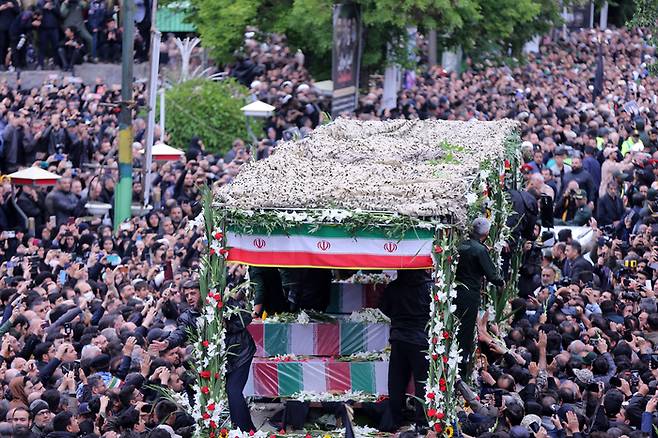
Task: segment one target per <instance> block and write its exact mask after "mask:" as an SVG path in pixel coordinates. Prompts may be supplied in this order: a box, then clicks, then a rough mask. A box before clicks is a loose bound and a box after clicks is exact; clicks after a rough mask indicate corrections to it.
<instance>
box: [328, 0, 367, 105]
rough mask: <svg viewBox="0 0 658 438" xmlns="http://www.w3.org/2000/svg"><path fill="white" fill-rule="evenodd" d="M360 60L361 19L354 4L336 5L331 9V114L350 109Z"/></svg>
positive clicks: (353, 99)
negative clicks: (332, 85)
mask: <svg viewBox="0 0 658 438" xmlns="http://www.w3.org/2000/svg"><path fill="white" fill-rule="evenodd" d="M360 63H361V18H360V15H359V9H358V6H357V5H354V4H351V3H348V4H336V5H334V11H333V52H332V66H331V79H332V81H333V83H334V89H333V99H332V104H331V115H332V116H333V117H337V116H339V115H340V114H341V113H344V112H349V113H351V112H354V110H355V109H356V105H357V98H358V88H359V68H360Z"/></svg>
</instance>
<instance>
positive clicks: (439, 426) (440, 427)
mask: <svg viewBox="0 0 658 438" xmlns="http://www.w3.org/2000/svg"><path fill="white" fill-rule="evenodd" d="M434 431H435V432H436V433H441V432H442V431H443V426H441V425H440V424H439V423H436V424H435V425H434Z"/></svg>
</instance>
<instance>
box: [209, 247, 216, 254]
mask: <svg viewBox="0 0 658 438" xmlns="http://www.w3.org/2000/svg"><path fill="white" fill-rule="evenodd" d="M209 252H210V255H211V256H212V255H215V248H210V251H209Z"/></svg>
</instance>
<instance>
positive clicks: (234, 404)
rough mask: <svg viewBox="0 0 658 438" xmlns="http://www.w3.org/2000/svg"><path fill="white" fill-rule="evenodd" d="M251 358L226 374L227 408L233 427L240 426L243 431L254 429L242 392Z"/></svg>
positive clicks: (247, 376)
mask: <svg viewBox="0 0 658 438" xmlns="http://www.w3.org/2000/svg"><path fill="white" fill-rule="evenodd" d="M250 368H251V360H249V362H247V363H245V364H244V365H241V366H239V367H237V368H236V369H234V370H233V371H231V372H230V373H228V374H227V375H226V394H227V396H228V409H229V412H230V414H231V422H232V423H233V426H234V427H238V428H240V430H242V431H243V432H249V431H250V430H256V428H255V427H254V423H253V422H252V421H251V414H250V413H249V406H247V402H246V401H245V399H244V395H242V392H243V391H244V386H245V385H246V384H247V379H248V378H249V369H250Z"/></svg>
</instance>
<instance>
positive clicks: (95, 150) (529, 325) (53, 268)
mask: <svg viewBox="0 0 658 438" xmlns="http://www.w3.org/2000/svg"><path fill="white" fill-rule="evenodd" d="M97 3H102V2H97V1H95V2H92V3H91V4H90V6H89V8H90V10H89V13H88V15H87V19H86V23H85V22H84V20H82V21H81V22H79V23H78V24H80V23H81V24H80V26H82V27H76V28H75V29H73V31H71V32H69V31H66V32H64V34H65V35H66V38H67V39H68V40H69V41H72V40H76V39H77V38H82V39H81V41H82V42H81V44H83V45H85V46H88V50H90V52H89V53H96V54H97V53H98V52H93V50H94V48H95V50H100V49H99V48H100V47H102V43H101V42H102V41H103V38H104V37H102V36H101V34H100V33H98V32H99V29H100V28H102V27H103V26H102V25H98V26H97V25H96V24H94V23H96V22H94V17H96V15H95V14H94V13H92V12H93V11H92V8H94V7H99V8H100V9H103V6H104V5H100V6H99V5H97ZM4 5H7V6H3V5H0V49H2V48H3V47H4V49H2V50H5V51H8V50H10V49H9V48H10V47H11V48H12V56H13V54H15V51H14V50H13V41H14V39H12V38H13V37H12V35H13V34H12V32H11V30H10V28H11V26H12V24H13V23H14V19H15V17H14V18H12V15H15V16H16V17H20V16H22V15H23V14H25V13H26V11H23V12H19V11H18V10H17V9H16V5H15V3H13V1H12V0H8V1H6V2H5V3H4ZM47 5H50V6H49V7H47ZM83 7H85V6H82V4H81V3H78V2H77V1H76V0H67V1H65V2H63V3H61V4H59V3H57V4H56V1H55V0H51V1H48V2H45V3H44V4H41V2H39V3H37V4H36V5H35V6H34V7H31V8H28V10H29V11H30V13H31V14H32V16H31V17H30V18H29V19H28V21H27V22H28V23H31V24H30V25H31V26H35V25H34V21H39V20H41V23H46V22H47V19H46V16H47V15H48V14H51V13H52V14H53V16H56V19H57V20H61V19H63V18H61V16H60V15H58V14H55V13H54V12H52V11H59V14H62V15H66V14H64V13H63V12H62V11H63V10H69V9H74V10H77V11H78V12H76V14H78V16H79V17H80V18H82V16H83V15H82V13H81V10H82V8H83ZM48 10H51V12H46V11H48ZM108 11H109V12H108ZM111 11H112V8H106V9H105V12H104V13H103V14H101V15H99V16H103V17H105V18H103V19H102V20H100V21H99V23H101V24H102V23H105V24H106V25H108V24H109V23H112V18H111ZM38 13H41V18H40V19H39V20H37V19H36V18H35V16H36V14H38ZM104 14H105V15H104ZM108 17H109V18H108ZM74 24H75V23H73V22H70V23H69V22H64V23H63V22H60V21H57V22H56V25H53V26H52V27H51V28H50V29H51V30H50V33H44V34H43V35H50V36H47V37H44V38H45V39H46V40H47V41H48V42H52V41H53V40H54V38H55V37H54V36H53V35H54V34H55V33H57V35H58V37H59V36H60V34H59V32H60V30H61V28H62V25H64V26H73V27H75V26H74ZM5 25H6V26H5ZM115 25H116V23H115ZM3 26H4V27H3ZM45 30H46V27H43V28H39V29H38V30H37V31H36V35H37V36H38V37H40V36H41V35H42V32H43V31H45ZM85 32H86V34H85ZM58 37H57V38H58ZM87 37H89V38H87ZM88 39H89V41H87V40H88ZM39 41H40V40H39ZM45 46H46V45H45ZM45 46H44V50H43V51H39V56H43V57H44V58H47V57H48V56H52V51H51V52H50V53H51V55H48V54H47V53H48V49H53V48H54V46H51V47H50V48H48V47H45ZM599 48H600V50H601V53H602V56H603V67H604V68H603V70H604V75H603V79H604V80H603V82H602V84H601V86H600V87H599V86H598V84H597V83H596V81H595V66H596V63H597V51H598V50H599ZM114 52H115V51H114V50H113V51H112V53H114ZM0 55H1V53H0ZM91 56H94V55H91ZM654 56H655V52H654V49H653V48H650V47H648V46H647V45H646V43H645V42H644V41H643V39H642V38H641V36H640V35H639V34H637V33H634V32H631V31H629V30H625V29H620V30H610V31H605V32H599V31H589V30H583V31H579V32H573V33H570V34H569V36H568V39H567V40H561V39H557V40H551V39H550V38H548V37H546V38H545V39H544V40H543V41H542V44H541V46H540V52H539V53H536V54H530V55H528V61H527V62H526V63H524V64H522V65H521V66H519V67H509V66H492V65H489V66H487V65H485V66H482V65H473V66H469V68H468V69H467V70H466V71H464V72H463V73H450V74H448V73H446V72H444V71H443V70H442V69H440V68H438V67H434V68H430V69H422V68H421V69H420V70H421V71H420V72H419V73H418V74H417V77H416V81H415V83H413V84H406V85H405V88H404V89H403V90H402V91H401V92H400V93H399V96H398V100H397V105H396V107H395V108H390V109H387V108H384V105H383V103H382V94H383V91H382V84H381V83H379V82H377V81H372V83H371V88H370V89H369V90H368V92H367V93H365V94H364V95H363V96H361V98H360V105H359V108H358V109H357V112H356V117H359V118H361V119H373V120H374V119H378V120H379V119H388V118H397V117H405V118H410V119H413V118H420V119H426V118H439V119H446V120H470V119H478V120H494V119H500V118H505V117H507V118H513V119H516V120H518V121H519V122H520V134H521V137H522V140H523V145H522V149H523V154H524V161H525V164H524V165H523V166H522V172H523V173H524V175H525V179H526V185H525V187H524V188H523V189H522V190H521V191H520V192H519V193H517V194H516V195H515V196H517V197H518V199H520V200H521V201H522V202H520V204H519V205H521V207H519V208H523V209H524V211H525V213H527V215H525V216H524V217H527V218H532V219H533V222H531V228H534V231H533V232H532V233H531V236H524V237H525V238H520V240H523V241H519V242H518V245H519V247H521V248H522V251H523V259H522V262H523V263H522V266H521V270H520V280H519V288H518V289H519V290H518V296H517V297H515V298H514V299H513V300H512V301H511V308H512V310H513V313H512V316H511V317H510V321H509V324H507V325H497V324H495V323H493V317H490V316H489V314H488V313H485V314H484V315H483V316H481V317H479V318H477V324H478V330H477V333H478V334H477V340H478V343H479V349H478V350H477V354H475V355H474V360H475V362H474V364H475V366H474V368H472V371H473V373H471V374H468V373H465V372H464V373H463V377H464V380H463V381H462V382H460V383H459V385H458V387H459V391H460V393H461V394H462V396H463V397H464V399H465V400H466V402H467V405H468V408H467V409H466V410H465V411H464V412H461V413H460V416H461V431H462V433H463V434H464V435H466V436H472V437H476V436H495V437H507V436H510V437H514V438H525V437H530V436H535V437H537V438H543V437H546V436H550V437H552V438H558V437H563V436H565V435H566V436H578V437H582V436H591V437H597V438H608V437H610V438H617V437H620V436H623V435H625V436H629V437H634V436H655V435H656V432H655V430H656V429H655V427H654V424H655V425H657V426H658V416H656V415H655V411H656V407H657V406H658V395H656V394H657V392H656V389H657V382H658V354H654V351H655V348H654V345H655V343H656V342H658V308H657V303H656V293H657V292H658V284H657V283H658V281H656V280H658V275H657V272H656V271H657V270H658V244H656V239H657V238H658V179H657V178H656V176H658V171H657V169H658V124H657V123H658V121H657V120H658V115H657V113H656V110H655V108H656V104H657V103H658V95H657V94H656V92H657V91H658V86H657V85H658V84H657V83H656V81H657V79H656V78H655V77H652V76H649V75H648V69H647V65H648V64H650V63H652V62H653V59H654ZM0 59H3V58H0ZM230 73H231V75H233V76H234V77H236V78H237V79H238V80H239V81H241V82H242V83H244V84H245V85H246V86H247V87H249V88H250V90H251V94H252V95H253V97H254V98H258V99H260V100H263V101H266V102H268V103H271V104H273V105H274V106H275V107H276V111H275V114H274V115H273V116H272V117H271V118H270V119H269V120H268V121H267V123H266V124H265V129H264V132H263V133H262V135H261V136H260V139H259V141H258V144H257V145H254V147H253V148H251V147H249V146H248V145H246V144H245V142H244V141H243V140H241V139H235V140H233V142H232V148H231V149H230V150H229V151H228V152H227V153H226V154H223V155H219V154H215V153H211V152H208V151H207V150H206V146H205V145H204V142H203V139H202V138H201V139H200V138H194V139H191V142H190V144H189V146H188V147H187V153H186V157H185V159H184V160H181V161H177V162H167V163H164V164H162V165H159V166H156V167H154V169H155V171H156V177H155V181H154V182H153V197H152V202H151V203H152V205H153V209H152V210H151V211H149V212H148V213H146V214H145V215H143V216H141V217H135V218H134V219H132V220H129V221H126V222H125V223H124V224H112V223H111V220H110V219H109V218H111V217H112V215H111V214H109V215H108V216H107V217H104V218H103V217H99V216H96V215H94V212H93V211H90V210H88V209H87V208H86V207H85V206H86V204H87V203H88V202H90V201H97V202H103V203H109V204H112V203H113V199H114V187H115V184H116V181H117V177H118V169H117V156H116V150H117V132H118V128H117V126H118V121H117V114H116V112H115V105H113V104H114V103H116V102H117V101H118V99H119V90H118V89H117V88H116V87H109V86H107V85H105V84H104V83H103V82H102V81H98V82H97V83H95V84H87V85H83V84H78V83H66V82H60V81H59V80H56V79H55V80H51V81H49V82H48V83H45V84H44V85H43V86H42V87H40V88H35V89H31V90H24V89H20V88H10V87H9V86H7V85H2V86H1V87H0V132H1V135H0V138H1V139H2V142H1V146H0V151H1V152H0V157H1V160H0V166H1V167H2V173H3V174H8V173H10V172H13V171H16V170H18V169H21V168H24V167H29V166H39V167H41V168H43V169H47V170H50V171H52V172H55V173H58V174H59V175H61V176H62V178H61V179H60V180H59V181H58V182H57V183H56V185H55V187H52V188H49V187H30V186H24V187H21V188H18V189H17V190H16V188H13V187H12V186H11V184H10V183H9V181H7V180H5V179H3V180H1V185H0V230H2V233H1V234H0V261H1V262H2V264H1V265H0V310H2V311H3V315H2V318H1V320H0V334H1V335H2V338H1V343H0V358H1V364H0V386H1V388H0V389H1V390H2V394H3V397H2V401H0V434H1V435H6V436H17V437H22V436H26V437H27V436H33V437H44V436H49V437H50V438H71V437H73V436H104V437H114V436H117V435H122V436H126V437H128V436H134V435H146V434H147V433H148V434H149V436H153V437H158V438H160V437H165V438H168V437H172V438H174V437H177V436H179V435H180V436H183V437H188V436H190V434H191V430H192V427H191V426H192V423H193V422H192V419H191V417H190V416H189V415H188V414H186V413H185V412H183V411H182V410H181V409H180V408H179V407H178V406H177V405H176V404H174V403H173V402H171V401H169V400H168V399H166V398H163V397H162V394H161V391H159V390H158V389H159V387H166V388H169V389H170V390H173V391H176V392H180V393H182V394H185V393H187V392H189V390H190V389H189V388H190V382H191V380H192V379H193V376H191V374H190V373H189V372H188V367H187V364H188V360H189V357H190V350H189V349H188V348H186V345H185V342H178V341H179V340H180V339H178V338H177V339H176V340H175V341H173V339H172V338H171V336H172V333H175V332H176V328H177V322H176V321H177V319H179V318H180V317H182V316H183V315H186V314H187V315H189V314H190V312H192V313H193V311H194V308H195V305H196V303H195V301H194V297H195V294H197V295H198V282H197V268H198V265H199V260H200V255H201V254H202V253H203V251H204V242H203V237H202V235H201V234H199V232H195V231H194V230H193V229H189V227H188V226H187V224H188V223H189V222H190V221H191V219H193V218H194V217H195V216H196V214H197V213H198V209H199V205H198V202H199V199H200V191H199V187H200V186H201V185H204V184H219V185H222V184H229V183H230V181H231V179H232V178H233V177H235V176H236V175H237V174H238V172H239V170H240V167H241V166H242V165H243V164H244V163H245V162H247V161H248V159H249V157H250V156H251V155H252V154H255V155H256V158H257V159H261V158H265V157H267V156H268V155H269V154H271V153H273V152H274V151H275V150H276V146H277V144H278V143H279V142H280V141H282V140H285V139H286V138H287V136H293V135H294V134H295V133H297V132H299V133H300V134H301V135H306V134H307V133H308V132H310V131H311V130H312V129H313V128H314V127H316V126H317V125H318V124H319V123H320V122H321V121H322V118H323V112H324V111H326V110H327V109H329V107H328V102H326V101H325V100H324V98H323V97H322V94H321V93H320V92H319V90H316V89H315V87H314V85H313V80H312V78H311V77H310V75H309V73H308V71H307V70H306V69H305V68H304V55H303V54H302V53H301V52H295V51H292V50H290V48H289V47H287V46H286V43H285V39H283V38H282V37H276V36H275V37H272V39H270V40H268V41H267V42H256V41H255V40H253V39H247V41H246V45H245V51H244V53H242V54H241V55H240V58H239V59H238V60H237V61H236V63H235V64H234V65H233V66H232V68H231V71H230ZM135 101H136V102H137V103H138V105H144V102H145V99H144V89H143V87H142V86H136V88H135ZM133 128H134V132H135V142H136V143H135V145H134V147H133V152H134V157H135V160H134V165H135V168H136V169H140V166H142V156H141V150H142V146H143V143H144V135H145V122H144V120H143V119H141V118H137V119H136V120H135V122H134V125H133ZM156 136H160V133H159V132H156ZM227 141H231V140H227ZM175 146H178V147H185V146H186V145H175ZM143 189H144V188H143V185H142V183H141V180H140V178H139V177H136V179H135V184H134V185H133V196H134V201H135V202H136V203H141V202H142V199H143ZM515 206H517V205H516V203H515ZM17 207H18V208H17ZM18 209H20V210H21V211H23V212H24V213H25V214H26V216H27V217H28V218H29V220H28V221H25V220H24V219H23V217H22V216H21V214H20V213H19V212H18ZM535 221H536V222H537V223H535ZM551 221H552V222H553V223H554V225H555V226H565V227H567V228H565V229H564V231H561V232H560V233H550V232H548V233H546V232H544V233H542V232H541V230H540V226H539V223H540V222H542V223H544V224H545V225H547V224H549V223H550V222H551ZM114 225H116V226H115V227H114V228H113V226H114ZM581 227H582V228H581ZM114 229H117V230H118V231H117V232H115V231H114ZM584 229H587V230H589V229H591V231H589V232H588V233H586V234H583V232H581V230H584ZM569 230H572V231H569ZM527 237H530V238H529V239H527ZM245 271H246V269H245V268H244V267H240V266H233V267H231V270H230V275H231V280H232V281H234V282H237V281H239V279H241V278H243V277H244V276H245ZM183 340H184V339H183ZM474 375H475V376H476V377H475V378H473V376H474Z"/></svg>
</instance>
